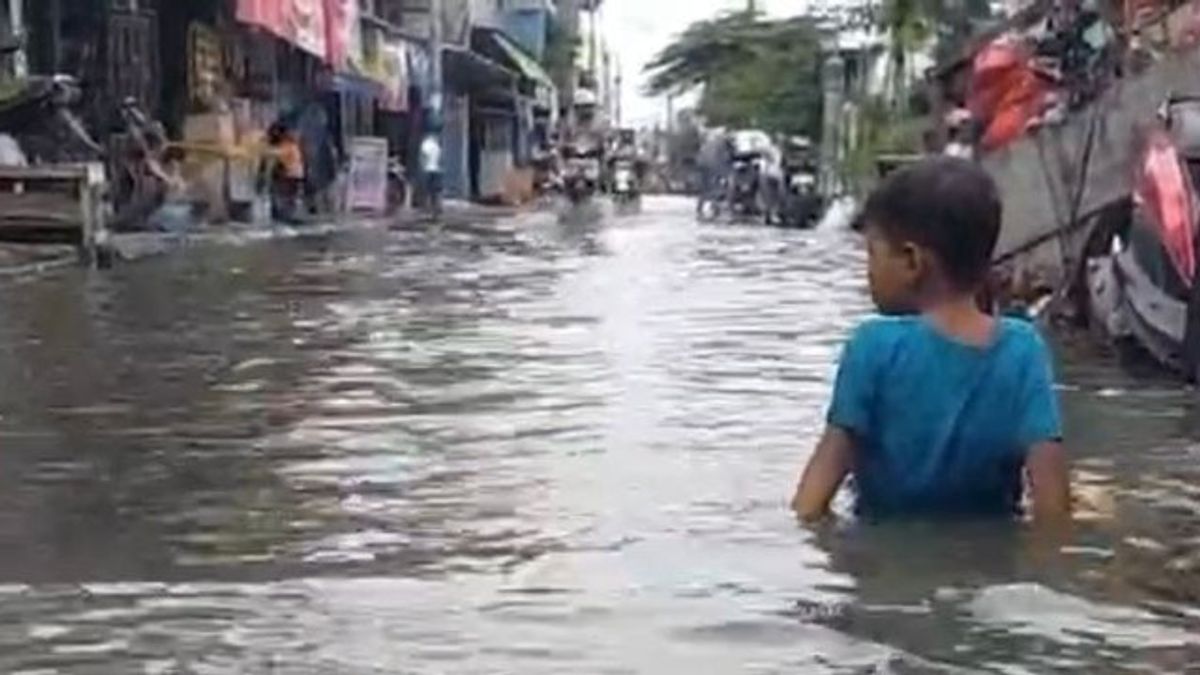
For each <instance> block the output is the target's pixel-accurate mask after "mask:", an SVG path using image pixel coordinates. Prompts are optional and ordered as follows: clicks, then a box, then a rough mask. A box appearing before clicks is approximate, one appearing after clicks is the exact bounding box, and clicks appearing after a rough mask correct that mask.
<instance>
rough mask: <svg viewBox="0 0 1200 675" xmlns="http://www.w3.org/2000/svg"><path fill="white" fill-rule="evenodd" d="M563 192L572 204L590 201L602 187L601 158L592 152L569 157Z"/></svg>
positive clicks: (564, 173) (564, 175) (564, 174)
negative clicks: (591, 153)
mask: <svg viewBox="0 0 1200 675" xmlns="http://www.w3.org/2000/svg"><path fill="white" fill-rule="evenodd" d="M562 180H563V192H564V193H565V194H566V196H567V199H568V200H569V201H570V202H571V204H572V205H576V206H578V205H580V204H583V203H585V202H588V201H590V200H591V199H592V197H593V196H595V194H596V192H597V191H598V190H599V189H600V160H599V158H597V157H595V156H593V155H590V154H577V155H574V156H571V157H569V158H568V159H567V162H566V169H565V171H564V172H563V179H562Z"/></svg>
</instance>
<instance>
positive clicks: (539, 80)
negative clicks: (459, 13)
mask: <svg viewBox="0 0 1200 675" xmlns="http://www.w3.org/2000/svg"><path fill="white" fill-rule="evenodd" d="M471 42H472V46H474V47H475V49H476V51H478V52H480V53H482V54H485V55H486V56H488V57H489V58H492V59H495V60H496V61H498V62H500V63H502V64H504V65H506V66H508V67H510V68H512V69H513V70H514V71H516V72H517V73H518V74H519V75H520V76H521V79H522V80H523V81H524V84H527V85H528V87H527V88H528V89H529V90H530V92H529V93H532V94H533V96H534V98H535V99H536V100H537V101H538V102H539V103H541V104H548V103H549V102H550V101H551V100H552V99H553V96H554V91H555V86H554V81H553V80H552V79H551V78H550V74H549V73H547V72H546V69H545V68H543V67H542V64H540V63H538V62H537V59H535V58H533V57H532V56H530V55H529V54H527V53H526V52H525V50H524V49H521V47H520V46H518V45H517V44H516V43H515V42H513V41H512V40H511V39H509V38H508V37H507V36H506V35H504V33H501V32H500V31H498V30H495V29H493V28H477V29H475V32H474V34H473V35H472V40H471Z"/></svg>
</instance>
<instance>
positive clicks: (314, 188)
mask: <svg viewBox="0 0 1200 675" xmlns="http://www.w3.org/2000/svg"><path fill="white" fill-rule="evenodd" d="M296 128H297V130H298V135H299V141H300V148H301V150H302V152H303V156H304V167H305V172H304V201H305V205H306V207H307V209H308V212H309V213H310V214H313V215H316V214H324V213H329V212H331V211H333V201H334V200H333V198H332V194H331V192H332V187H333V184H334V183H335V181H336V180H337V174H338V167H339V165H340V164H341V161H340V156H341V152H340V151H339V150H338V148H337V143H336V141H335V134H334V130H333V128H332V126H331V124H330V120H329V114H328V113H327V112H326V111H325V106H324V105H322V104H321V102H320V101H315V100H314V101H310V102H309V103H308V104H307V105H305V106H304V109H303V110H302V111H301V112H300V115H299V118H298V120H297V122H296Z"/></svg>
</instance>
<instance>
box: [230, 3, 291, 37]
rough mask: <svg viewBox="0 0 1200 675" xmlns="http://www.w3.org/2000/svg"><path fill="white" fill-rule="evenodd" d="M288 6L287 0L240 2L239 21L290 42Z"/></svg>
mask: <svg viewBox="0 0 1200 675" xmlns="http://www.w3.org/2000/svg"><path fill="white" fill-rule="evenodd" d="M286 6H287V0H238V3H237V20H238V21H240V22H242V23H244V24H248V25H251V26H258V27H259V28H265V29H266V30H267V31H269V32H271V33H274V34H275V35H276V36H278V37H281V38H283V39H285V40H288V39H290V38H289V36H288V22H287V15H286V13H285V7H286Z"/></svg>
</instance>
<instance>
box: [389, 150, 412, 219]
mask: <svg viewBox="0 0 1200 675" xmlns="http://www.w3.org/2000/svg"><path fill="white" fill-rule="evenodd" d="M407 205H408V173H407V171H406V170H405V169H404V163H403V162H401V161H400V158H399V157H395V156H393V157H389V158H388V168H387V214H388V215H389V216H394V215H396V214H397V213H399V212H400V210H401V209H403V208H404V207H405V206H407Z"/></svg>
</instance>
